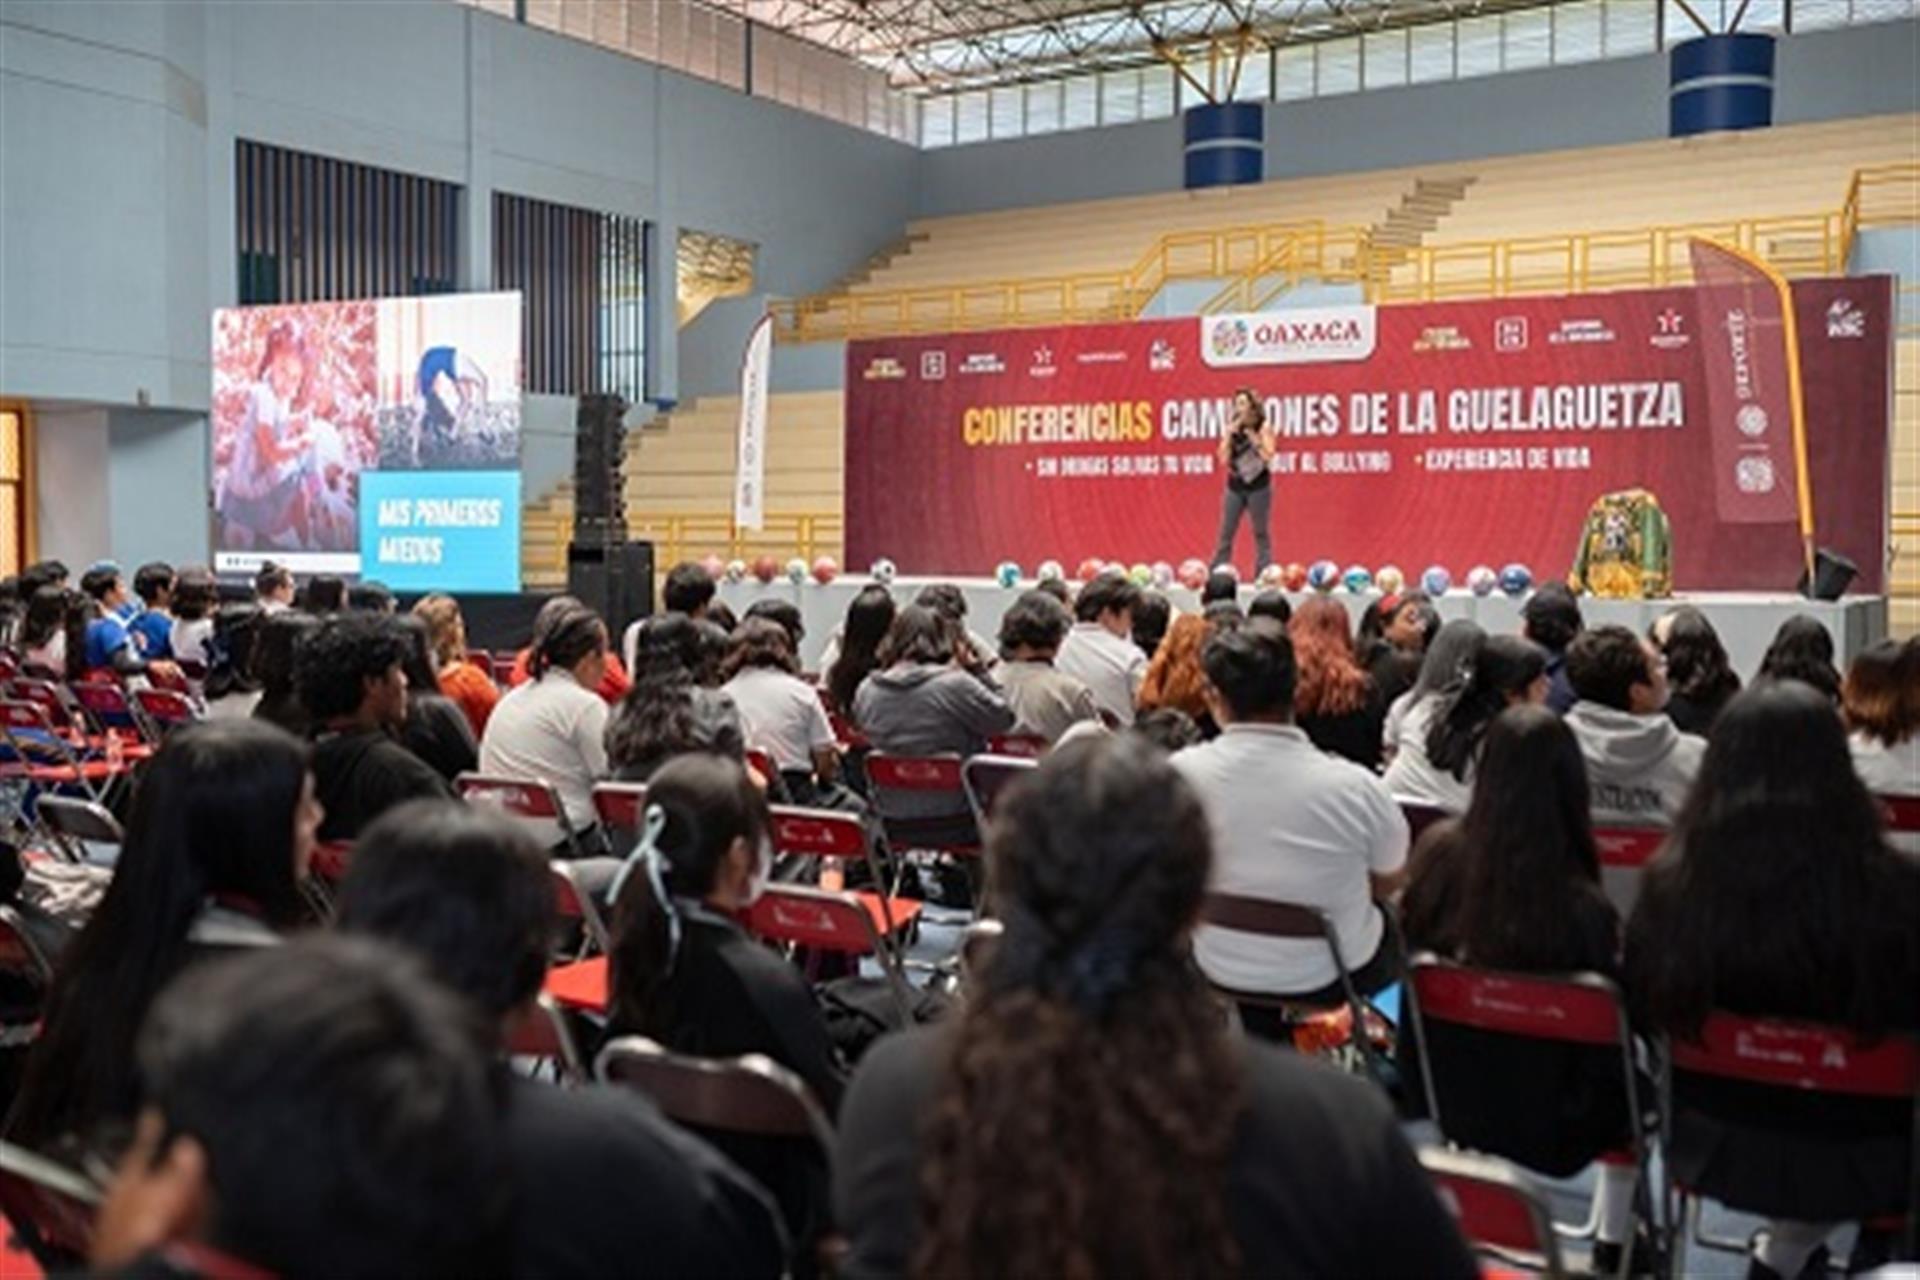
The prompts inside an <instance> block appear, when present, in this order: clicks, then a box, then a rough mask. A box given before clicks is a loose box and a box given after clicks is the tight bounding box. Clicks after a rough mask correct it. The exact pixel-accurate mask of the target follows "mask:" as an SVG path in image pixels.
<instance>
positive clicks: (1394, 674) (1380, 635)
mask: <svg viewBox="0 0 1920 1280" xmlns="http://www.w3.org/2000/svg"><path fill="white" fill-rule="evenodd" d="M1439 630H1440V611H1439V610H1437V609H1435V608H1434V607H1433V601H1432V600H1431V599H1430V598H1429V597H1428V596H1427V593H1426V592H1424V591H1400V592H1394V593H1391V594H1388V595H1384V596H1382V597H1380V598H1379V599H1378V600H1376V601H1374V602H1373V603H1372V604H1369V605H1368V606H1367V607H1366V609H1365V610H1364V611H1363V612H1362V613H1361V615H1360V626H1359V628H1358V629H1357V631H1356V633H1355V636H1354V646H1353V647H1354V651H1355V654H1356V655H1357V657H1358V658H1359V661H1360V665H1361V666H1362V667H1363V668H1365V670H1366V673H1367V674H1368V675H1369V676H1371V677H1372V678H1373V683H1374V687H1375V688H1376V689H1377V690H1379V696H1380V700H1381V702H1382V703H1383V704H1385V705H1387V706H1392V705H1393V702H1394V700H1395V699H1396V698H1398V697H1399V696H1400V695H1401V694H1403V693H1405V692H1406V691H1407V690H1408V689H1410V688H1412V687H1413V682H1414V681H1415V680H1416V679H1418V678H1419V675H1420V662H1421V659H1423V658H1424V657H1426V653H1427V646H1428V645H1430V644H1432V643H1433V637H1434V635H1435V634H1436V633H1438V632H1439Z"/></svg>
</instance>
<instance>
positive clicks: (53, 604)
mask: <svg viewBox="0 0 1920 1280" xmlns="http://www.w3.org/2000/svg"><path fill="white" fill-rule="evenodd" d="M85 600H86V597H85V596H83V595H81V594H80V593H79V592H77V591H73V592H69V591H66V590H64V589H63V588H60V587H40V588H38V589H36V590H35V591H34V593H33V594H32V595H31V596H29V597H28V598H27V608H26V613H25V615H24V616H23V617H22V618H21V620H20V627H19V635H18V637H17V642H18V644H19V646H20V662H21V665H22V667H23V668H25V669H26V674H28V675H31V674H33V673H34V672H35V671H39V672H44V673H46V674H47V675H50V676H51V677H53V678H54V679H58V680H64V679H66V675H67V633H68V631H69V630H71V629H72V628H70V627H69V626H68V620H69V618H71V617H74V616H75V615H76V614H77V616H78V617H79V618H80V631H81V634H82V639H81V642H80V644H79V645H78V646H76V656H78V650H80V649H82V648H84V645H85V638H84V637H85V630H86V622H85V613H84V608H83V602H84V601H85Z"/></svg>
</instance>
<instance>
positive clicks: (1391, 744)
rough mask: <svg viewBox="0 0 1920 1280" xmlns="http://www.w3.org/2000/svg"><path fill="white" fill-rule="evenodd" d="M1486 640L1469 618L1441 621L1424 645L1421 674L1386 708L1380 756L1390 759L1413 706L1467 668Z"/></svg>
mask: <svg viewBox="0 0 1920 1280" xmlns="http://www.w3.org/2000/svg"><path fill="white" fill-rule="evenodd" d="M1486 642H1487V633H1486V632H1485V631H1483V630H1481V629H1480V624H1479V623H1477V622H1474V621H1473V620H1471V619H1469V618H1455V619H1453V620H1452V621H1451V622H1447V623H1444V624H1443V625H1442V626H1441V628H1440V630H1438V631H1436V632H1434V635H1433V643H1432V644H1430V645H1428V646H1427V653H1426V656H1425V657H1423V658H1421V659H1420V674H1419V676H1418V677H1417V678H1416V679H1415V680H1414V682H1413V685H1412V686H1411V687H1410V688H1409V689H1408V690H1407V691H1406V692H1405V693H1403V694H1401V695H1400V696H1399V697H1397V698H1395V699H1394V700H1393V704H1392V705H1391V706H1389V707H1388V708H1387V719H1386V723H1385V724H1384V725H1383V726H1382V727H1381V730H1380V745H1381V749H1382V755H1383V758H1384V759H1385V760H1386V761H1387V762H1388V763H1392V761H1393V753H1394V752H1395V751H1398V750H1399V749H1400V731H1401V729H1402V728H1403V727H1404V726H1405V725H1406V721H1407V717H1408V716H1409V715H1411V714H1413V709H1414V707H1416V706H1418V705H1419V704H1420V703H1421V702H1422V701H1423V700H1424V699H1427V698H1430V697H1435V696H1437V695H1438V694H1439V693H1440V692H1441V691H1442V690H1444V689H1445V688H1446V687H1447V686H1448V685H1450V684H1452V683H1453V682H1454V681H1455V680H1457V679H1459V678H1460V676H1461V675H1462V674H1463V673H1464V672H1465V671H1466V669H1467V667H1468V666H1469V665H1471V664H1472V662H1473V655H1474V654H1476V653H1478V652H1479V651H1480V646H1481V645H1483V644H1485V643H1486Z"/></svg>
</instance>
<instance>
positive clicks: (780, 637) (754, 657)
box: [720, 617, 800, 680]
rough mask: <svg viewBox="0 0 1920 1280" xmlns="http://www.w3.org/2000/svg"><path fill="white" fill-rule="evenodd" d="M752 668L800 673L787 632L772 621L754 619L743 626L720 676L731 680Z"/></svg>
mask: <svg viewBox="0 0 1920 1280" xmlns="http://www.w3.org/2000/svg"><path fill="white" fill-rule="evenodd" d="M750 667H767V668H769V669H770V670H773V671H784V672H786V673H787V674H788V675H790V676H796V675H799V674H800V663H799V660H798V659H796V658H795V657H794V656H793V642H792V641H791V640H789V639H788V638H787V629H786V628H785V627H783V626H781V625H780V624H779V623H777V622H775V621H774V620H773V619H772V618H752V617H750V618H748V619H747V620H746V621H745V622H742V623H741V624H740V626H739V629H738V630H736V631H735V632H734V633H733V642H732V644H731V645H729V646H728V649H727V657H726V661H724V662H722V663H721V664H720V677H721V679H723V680H731V679H733V678H734V677H735V676H737V675H739V674H740V673H741V672H742V671H745V670H747V669H748V668H750Z"/></svg>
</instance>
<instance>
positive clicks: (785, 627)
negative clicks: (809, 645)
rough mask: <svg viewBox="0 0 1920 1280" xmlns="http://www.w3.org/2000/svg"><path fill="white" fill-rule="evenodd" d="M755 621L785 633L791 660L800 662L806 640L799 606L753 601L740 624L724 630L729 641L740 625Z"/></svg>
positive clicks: (777, 602)
mask: <svg viewBox="0 0 1920 1280" xmlns="http://www.w3.org/2000/svg"><path fill="white" fill-rule="evenodd" d="M755 619H764V620H766V621H768V622H771V623H774V624H776V625H777V626H778V627H779V628H780V629H781V630H782V631H784V632H786V633H787V648H788V649H789V650H791V651H792V653H793V660H794V661H795V662H798V661H800V642H801V641H802V640H805V639H806V638H807V627H806V623H805V621H804V620H803V619H802V618H801V617H800V606H798V605H796V604H795V603H794V602H793V601H791V600H775V599H764V600H755V601H754V602H753V603H752V604H750V605H748V606H747V611H746V613H745V614H744V615H743V616H742V617H741V619H740V623H739V624H736V625H734V626H731V627H728V628H727V629H726V631H727V635H728V637H729V639H731V637H732V636H733V633H734V632H736V631H738V630H739V629H740V626H741V625H744V624H746V623H748V622H752V621H754V620H755ZM696 621H700V619H696Z"/></svg>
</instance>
